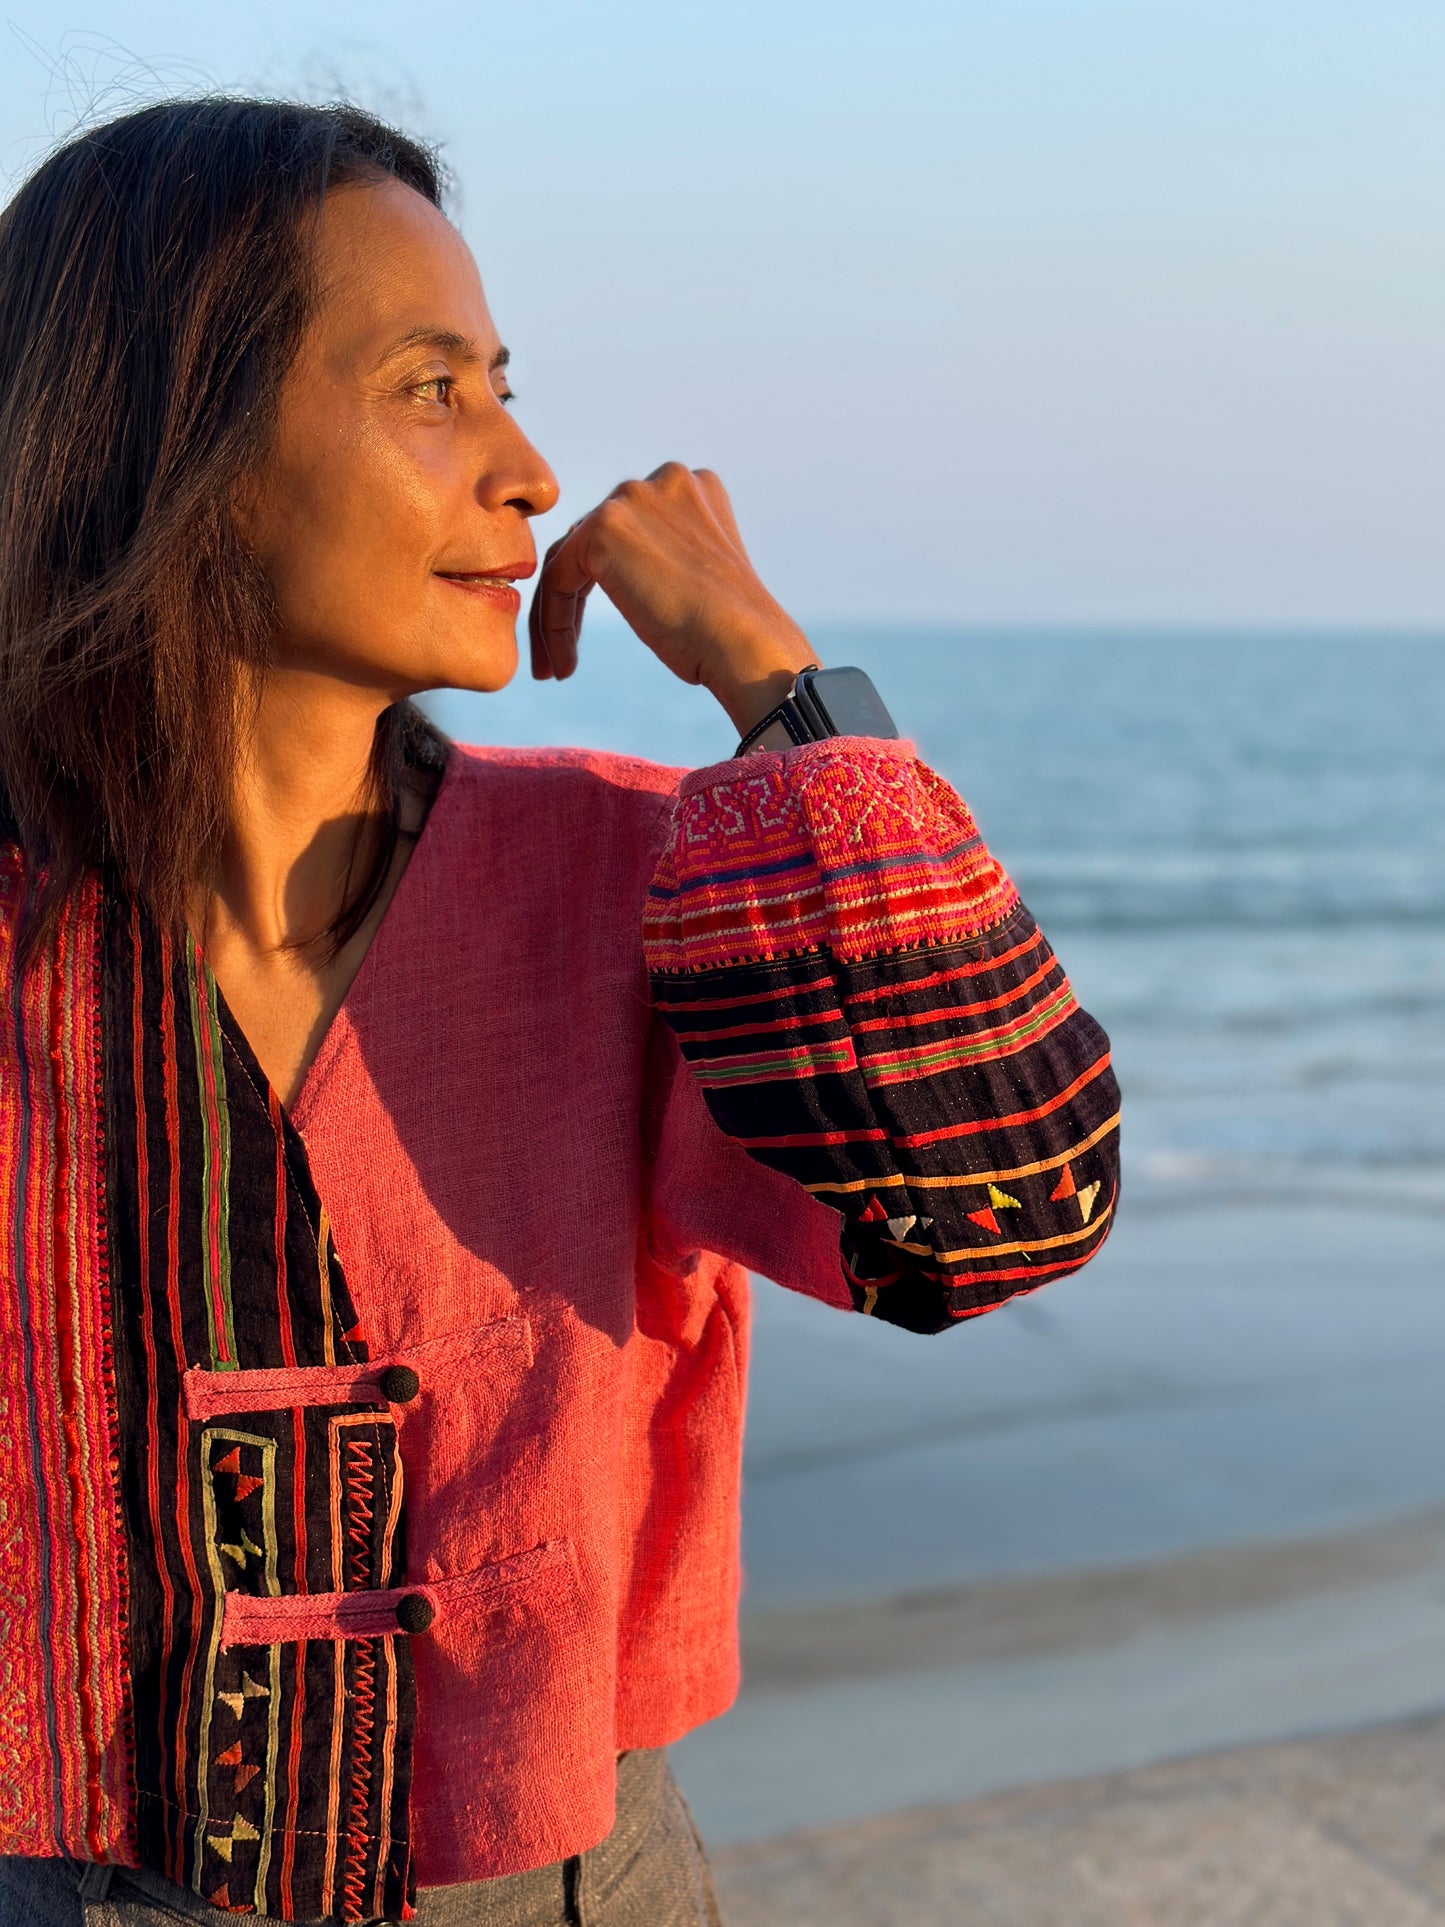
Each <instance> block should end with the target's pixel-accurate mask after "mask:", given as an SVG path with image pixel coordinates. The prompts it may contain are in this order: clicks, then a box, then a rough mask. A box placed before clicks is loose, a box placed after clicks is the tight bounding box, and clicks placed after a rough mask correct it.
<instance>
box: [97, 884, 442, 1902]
mask: <svg viewBox="0 0 1445 1927" xmlns="http://www.w3.org/2000/svg"><path fill="white" fill-rule="evenodd" d="M105 1014H106V1036H107V1073H108V1092H109V1098H110V1113H111V1116H112V1118H113V1120H114V1124H113V1140H114V1141H113V1146H112V1157H111V1221H112V1269H113V1273H114V1277H115V1290H116V1294H117V1300H118V1304H119V1305H120V1307H121V1308H122V1312H123V1330H124V1334H125V1342H124V1344H123V1345H122V1347H121V1349H120V1353H119V1356H118V1367H119V1369H118V1374H117V1376H118V1385H119V1390H120V1400H121V1412H122V1421H123V1425H124V1429H125V1436H126V1444H127V1452H126V1459H125V1471H124V1478H123V1484H122V1497H123V1502H124V1509H125V1518H126V1525H127V1531H128V1539H129V1546H130V1567H131V1572H132V1602H133V1603H132V1612H131V1628H130V1631H131V1642H130V1644H131V1665H132V1672H133V1678H134V1700H135V1775H136V1784H137V1788H138V1833H139V1852H140V1858H141V1861H142V1864H144V1865H147V1866H150V1867H153V1868H155V1869H156V1870H157V1871H158V1872H161V1873H164V1874H166V1875H167V1876H168V1877H169V1878H171V1879H173V1880H177V1881H180V1882H181V1883H182V1884H184V1885H186V1886H189V1887H191V1888H192V1889H193V1890H194V1891H195V1892H197V1893H198V1894H201V1895H202V1896H203V1897H204V1898H206V1899H207V1900H209V1901H211V1902H212V1903H213V1904H215V1905H217V1906H220V1907H227V1908H231V1909H234V1910H238V1911H248V1912H249V1911H257V1912H265V1913H270V1914H274V1915H278V1916H280V1917H282V1918H300V1919H311V1918H334V1919H338V1920H360V1919H365V1918H368V1917H371V1916H374V1915H378V1914H383V1913H390V1914H392V1915H393V1916H394V1917H399V1914H400V1910H401V1908H402V1907H403V1905H404V1904H405V1902H406V1899H407V1887H408V1880H409V1846H408V1839H407V1831H408V1826H407V1808H408V1799H409V1793H410V1784H409V1780H410V1775H409V1759H410V1738H411V1730H412V1720H413V1695H412V1680H411V1669H410V1660H409V1655H408V1652H407V1649H406V1642H405V1641H404V1640H400V1641H399V1640H394V1639H381V1638H377V1639H358V1640H348V1641H324V1642H322V1641H317V1642H309V1643H297V1644H293V1645H287V1646H271V1647H236V1648H232V1649H225V1648H223V1647H222V1644H221V1605H222V1601H223V1598H224V1596H225V1594H226V1593H227V1592H236V1591H239V1592H243V1593H249V1594H270V1595H275V1594H280V1593H300V1592H331V1591H347V1590H361V1589H369V1588H377V1587H386V1586H390V1585H392V1584H394V1583H396V1582H397V1581H398V1579H399V1577H400V1575H401V1570H402V1564H403V1548H402V1538H401V1526H400V1498H401V1469H400V1462H399V1459H398V1456H397V1449H396V1437H395V1426H394V1424H393V1422H392V1420H391V1419H390V1417H389V1416H388V1414H387V1413H386V1412H385V1411H384V1410H380V1409H378V1408H375V1407H373V1406H370V1405H368V1406H361V1407H358V1406H354V1405H344V1406H308V1407H305V1408H300V1409H284V1410H279V1411H263V1412H257V1413H242V1414H239V1415H237V1416H235V1417H234V1418H233V1419H225V1420H215V1421H205V1422H200V1421H193V1420H191V1419H188V1417H187V1413H186V1406H185V1399H184V1394H183V1386H182V1376H181V1375H182V1373H183V1372H184V1370H185V1369H186V1367H187V1366H188V1365H189V1366H201V1367H203V1368H205V1369H206V1370H209V1371H212V1372H218V1373H222V1374H225V1373H227V1372H230V1371H235V1370H239V1369H275V1368H283V1367H296V1366H302V1367H305V1366H327V1365H335V1364H337V1363H341V1364H348V1363H355V1362H360V1361H362V1360H364V1359H365V1356H366V1348H365V1344H364V1342H363V1340H362V1338H361V1334H360V1333H359V1331H358V1330H357V1329H356V1325H355V1314H354V1311H353V1309H352V1307H351V1304H350V1301H349V1299H348V1296H347V1291H346V1284H345V1280H344V1277H343V1275H342V1272H341V1268H340V1265H339V1262H338V1260H337V1257H336V1253H335V1250H334V1247H333V1244H332V1240H331V1236H330V1232H329V1229H328V1227H327V1224H326V1219H325V1214H324V1212H323V1211H322V1208H321V1205H320V1201H319V1199H318V1197H317V1195H316V1192H315V1188H314V1186H313V1184H312V1182H311V1178H310V1173H309V1168H308V1165H307V1161H306V1155H305V1150H304V1147H303V1146H302V1144H301V1141H300V1139H299V1137H298V1136H297V1135H296V1133H295V1132H294V1130H293V1129H292V1128H291V1126H290V1124H289V1122H288V1121H287V1120H286V1118H285V1117H284V1115H283V1113H282V1111H281V1108H280V1105H279V1104H278V1103H277V1101H276V1098H275V1095H274V1093H273V1092H272V1091H271V1090H270V1088H269V1086H268V1085H267V1083H266V1080H265V1079H264V1077H263V1076H262V1074H261V1072H260V1070H259V1068H258V1066H257V1065H256V1063H255V1060H254V1058H253V1057H252V1055H251V1053H250V1051H249V1049H248V1047H247V1046H246V1044H245V1040H244V1038H243V1037H242V1036H241V1034H240V1032H239V1031H238V1030H237V1029H236V1027H235V1026H234V1024H233V1023H232V1021H231V1019H230V1018H229V1015H228V1013H227V1012H226V1011H225V1009H224V1006H223V1005H222V1003H221V1000H220V998H219V995H218V993H217V990H216V987H215V983H214V981H213V980H212V979H211V977H210V974H209V972H208V971H207V970H206V968H205V966H204V963H203V961H202V959H201V958H200V955H199V953H198V952H197V950H196V948H195V946H194V945H193V944H191V943H189V942H186V943H184V944H173V943H172V942H171V941H170V940H169V939H168V938H166V937H163V936H162V935H161V934H160V933H158V932H157V931H156V930H154V929H153V928H152V927H151V926H150V925H149V923H148V922H147V921H146V920H145V919H144V918H143V917H142V916H141V915H140V914H139V913H138V912H136V911H135V910H133V909H132V908H131V907H129V906H128V905H124V904H120V903H115V904H113V905H112V906H110V909H109V913H108V917H107V928H106V952H105Z"/></svg>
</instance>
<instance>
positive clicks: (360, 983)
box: [198, 745, 459, 1136]
mask: <svg viewBox="0 0 1445 1927" xmlns="http://www.w3.org/2000/svg"><path fill="white" fill-rule="evenodd" d="M458 755H459V752H458V750H457V748H456V746H455V745H453V746H452V747H451V749H450V750H449V751H448V754H447V762H446V768H445V769H444V770H443V771H442V779H441V782H440V783H439V784H438V785H437V792H436V795H435V796H434V797H433V799H432V805H431V808H430V809H429V810H428V811H427V814H426V821H425V822H424V823H423V824H422V826H421V829H420V830H419V831H418V832H417V838H416V842H415V844H414V845H413V848H412V853H411V856H410V858H409V859H408V861H407V866H406V868H405V869H404V870H403V871H402V873H401V877H400V880H399V881H398V883H397V886H396V888H395V889H394V890H393V891H392V893H391V901H390V902H389V903H388V904H387V906H386V908H385V910H384V911H383V912H382V914H381V921H380V922H379V923H378V924H377V926H376V928H375V930H373V931H372V933H371V941H370V942H369V943H368V944H367V946H366V950H365V952H364V954H363V956H362V959H361V962H360V963H359V964H358V965H357V967H356V974H355V975H354V976H353V977H352V979H351V982H350V983H349V984H348V985H347V987H346V995H345V996H344V997H343V998H342V1000H341V1002H340V1003H339V1004H338V1005H337V1007H336V1009H335V1011H334V1012H333V1014H332V1018H331V1022H330V1023H329V1024H328V1025H327V1026H326V1030H325V1033H324V1035H323V1036H322V1039H321V1042H320V1043H319V1044H318V1045H317V1047H316V1050H315V1052H314V1053H313V1055H312V1058H311V1062H310V1063H309V1064H308V1065H307V1067H306V1075H305V1076H304V1077H303V1078H302V1080H301V1088H300V1090H299V1091H298V1092H297V1093H296V1097H295V1101H294V1102H293V1103H291V1104H289V1105H287V1104H282V1103H281V1101H280V1098H279V1097H278V1096H277V1094H276V1091H275V1087H274V1086H273V1085H272V1083H271V1081H270V1079H269V1078H266V1079H265V1084H266V1092H267V1096H268V1099H269V1100H270V1101H271V1102H274V1103H275V1105H276V1108H277V1110H278V1111H279V1112H280V1113H281V1114H282V1116H284V1117H285V1118H286V1119H287V1121H288V1122H289V1123H290V1124H291V1125H292V1126H293V1127H294V1128H295V1129H296V1130H297V1131H299V1132H301V1133H302V1135H303V1136H304V1135H305V1131H306V1120H307V1118H308V1117H309V1116H310V1114H311V1112H312V1110H313V1109H314V1107H315V1104H316V1101H317V1099H318V1098H319V1096H320V1094H321V1090H322V1088H323V1086H324V1085H325V1083H326V1080H327V1078H328V1077H329V1076H330V1073H331V1069H332V1066H333V1065H334V1063H335V1061H336V1058H337V1057H338V1055H339V1054H340V1052H341V1049H342V1047H343V1046H344V1044H345V1042H346V1039H347V1037H348V1036H349V1034H350V1031H351V1018H350V1013H351V1010H352V1007H353V1006H354V1004H355V1003H356V1001H357V999H358V998H359V997H362V996H364V995H365V992H366V987H367V983H368V981H369V979H370V978H371V976H373V975H374V974H375V969H376V965H375V963H374V959H375V957H376V955H377V952H378V951H379V950H380V949H381V948H382V947H383V945H388V944H389V943H390V942H391V941H392V939H393V937H394V933H395V931H396V929H397V927H398V926H399V925H401V924H403V923H404V922H405V920H406V916H407V907H406V906H407V902H408V900H409V898H410V896H412V895H414V894H415V891H416V889H417V888H418V887H419V886H418V885H417V883H416V881H415V879H416V875H417V870H418V867H419V866H420V865H421V864H422V863H423V862H424V861H425V859H426V855H427V851H428V849H429V847H430V845H431V843H432V841H433V837H432V826H433V824H434V823H435V821H436V819H437V817H438V816H439V815H440V813H441V812H442V810H443V809H445V808H446V807H447V806H448V804H449V802H450V798H451V794H452V791H453V790H454V788H455V786H456V784H455V778H456V771H457V760H458ZM198 950H199V946H198ZM199 955H200V960H201V965H202V968H203V969H204V971H205V974H206V977H207V980H208V982H209V984H210V988H211V993H212V995H213V996H214V997H215V1000H216V1009H217V1012H218V1014H219V1016H220V1019H221V1023H222V1026H223V1028H225V1029H227V1030H229V1031H230V1032H231V1034H232V1035H233V1036H235V1037H239V1038H240V1039H241V1040H242V1041H243V1042H245V1044H246V1050H247V1055H248V1056H249V1057H250V1058H252V1059H253V1060H254V1059H255V1056H256V1053H255V1051H254V1050H252V1049H251V1045H250V1040H249V1038H247V1037H246V1033H245V1030H244V1028H243V1026H242V1025H241V1024H240V1022H239V1021H238V1019H237V1017H236V1014H235V1012H234V1011H233V1010H232V1009H231V1007H230V1005H229V1004H228V1003H227V1002H226V997H225V993H224V992H223V991H222V989H221V986H220V984H219V983H218V982H217V979H216V974H215V972H214V971H213V970H212V969H211V966H210V964H209V962H208V961H207V959H206V954H205V952H204V950H199ZM257 1070H258V1071H260V1065H259V1063H257ZM261 1075H262V1076H263V1077H264V1076H265V1074H264V1072H261Z"/></svg>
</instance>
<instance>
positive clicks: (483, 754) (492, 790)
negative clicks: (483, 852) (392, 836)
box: [445, 743, 686, 846]
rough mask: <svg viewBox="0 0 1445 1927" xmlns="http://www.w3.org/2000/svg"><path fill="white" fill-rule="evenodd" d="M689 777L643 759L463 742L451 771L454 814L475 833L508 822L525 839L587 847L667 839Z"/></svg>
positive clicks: (449, 782) (449, 783)
mask: <svg viewBox="0 0 1445 1927" xmlns="http://www.w3.org/2000/svg"><path fill="white" fill-rule="evenodd" d="M685 774H686V772H685V771H683V770H681V769H672V768H669V767H668V766H667V765H666V764H663V763H651V762H647V761H646V760H644V759H643V758H642V757H638V756H613V755H609V754H607V753H606V752H605V751H603V750H595V749H491V748H481V749H478V748H472V747H470V746H469V745H467V744H462V743H459V744H457V745H456V746H455V747H454V748H453V750H452V754H451V759H450V762H449V764H448V768H447V777H446V785H445V787H446V790H447V791H448V792H450V796H449V810H448V814H449V815H450V816H451V817H452V819H453V821H456V822H458V824H461V823H466V824H467V825H468V826H469V827H471V828H473V829H475V828H476V827H478V826H479V823H480V821H481V820H483V819H485V820H487V821H490V822H492V823H496V822H498V821H503V822H505V823H507V825H508V826H509V827H510V828H512V829H513V830H515V831H516V833H518V834H521V835H523V836H531V835H535V836H537V837H546V838H547V839H549V840H553V841H555V840H556V839H557V838H558V837H559V836H566V835H567V834H568V832H569V831H571V832H576V833H578V834H580V835H582V836H584V837H585V839H586V840H587V841H589V842H595V840H596V838H597V837H598V836H599V835H600V834H609V833H610V834H611V835H613V836H617V835H621V836H622V837H624V838H626V839H628V840H631V839H636V840H637V841H638V842H639V843H641V844H645V845H648V846H651V845H654V844H656V843H657V841H658V840H659V839H660V838H665V837H666V835H667V833H668V830H669V828H670V826H671V823H672V817H673V812H674V810H675V808H676V805H677V796H678V786H679V784H680V783H681V781H682V778H683V776H684V775H685Z"/></svg>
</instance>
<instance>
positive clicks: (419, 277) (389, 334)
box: [311, 180, 497, 362]
mask: <svg viewBox="0 0 1445 1927" xmlns="http://www.w3.org/2000/svg"><path fill="white" fill-rule="evenodd" d="M315 267H316V276H317V283H318V288H319V299H318V302H317V306H316V309H315V312H314V314H313V318H312V325H311V333H312V337H313V345H315V346H317V347H319V348H321V350H322V352H323V353H326V354H327V355H328V356H331V355H340V356H342V357H343V358H344V359H345V360H347V361H348V362H357V361H372V362H374V361H376V360H378V359H380V358H382V357H383V356H384V355H385V353H386V351H387V349H388V348H389V347H390V346H391V345H392V344H393V343H397V342H401V341H403V340H405V339H406V338H407V337H409V336H410V337H413V338H414V337H415V336H416V335H417V334H418V333H419V332H421V331H424V330H433V331H436V332H450V333H453V334H458V335H466V336H469V337H471V338H472V339H473V340H475V341H476V343H477V345H478V347H479V349H480V350H482V351H483V352H484V353H485V352H487V351H488V350H490V349H492V348H494V347H495V346H496V342H497V336H496V329H495V328H494V327H493V325H492V318H491V315H490V314H489V313H488V311H487V302H486V296H485V295H484V294H483V293H482V281H481V276H480V274H479V273H478V271H477V264H476V262H475V261H474V260H473V258H472V251H471V249H470V248H469V247H468V246H467V244H466V242H465V241H464V240H463V239H462V237H461V235H460V234H458V232H457V230H456V229H455V228H454V227H453V226H452V224H451V222H450V221H448V219H447V218H446V216H445V215H444V214H443V213H442V212H441V211H440V210H439V209H438V208H434V207H433V206H432V205H431V203H430V201H428V200H426V199H425V198H424V197H423V196H422V195H420V194H418V193H416V192H415V191H414V190H413V189H412V188H409V187H406V186H404V185H403V184H402V183H401V182H400V181H393V180H387V181H381V182H377V183H376V184H375V185H372V184H371V183H366V184H364V185H362V184H358V185H354V186H347V187H343V188H337V189H336V190H334V191H333V192H332V193H330V194H328V195H327V197H326V200H325V202H324V204H323V206H322V210H321V216H320V220H319V222H318V225H317V233H316V240H315Z"/></svg>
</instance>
